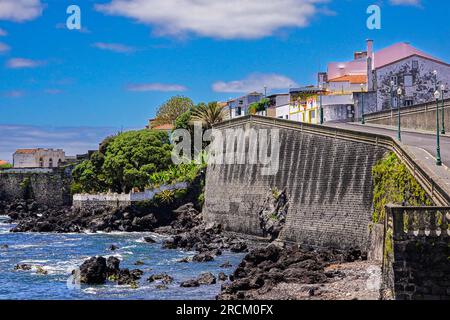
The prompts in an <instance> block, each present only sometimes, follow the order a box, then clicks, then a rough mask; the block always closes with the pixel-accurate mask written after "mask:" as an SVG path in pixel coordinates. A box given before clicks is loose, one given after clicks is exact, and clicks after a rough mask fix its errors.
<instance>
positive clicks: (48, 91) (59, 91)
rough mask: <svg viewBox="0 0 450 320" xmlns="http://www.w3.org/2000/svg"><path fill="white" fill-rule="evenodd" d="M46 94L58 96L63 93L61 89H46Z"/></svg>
mask: <svg viewBox="0 0 450 320" xmlns="http://www.w3.org/2000/svg"><path fill="white" fill-rule="evenodd" d="M44 92H45V93H47V94H50V95H57V94H60V93H63V91H62V90H61V89H45V90H44Z"/></svg>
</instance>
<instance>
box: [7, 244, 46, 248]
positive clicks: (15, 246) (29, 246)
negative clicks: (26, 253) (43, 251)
mask: <svg viewBox="0 0 450 320" xmlns="http://www.w3.org/2000/svg"><path fill="white" fill-rule="evenodd" d="M39 246H40V245H39V244H15V245H12V246H10V247H9V248H11V249H28V248H35V247H39Z"/></svg>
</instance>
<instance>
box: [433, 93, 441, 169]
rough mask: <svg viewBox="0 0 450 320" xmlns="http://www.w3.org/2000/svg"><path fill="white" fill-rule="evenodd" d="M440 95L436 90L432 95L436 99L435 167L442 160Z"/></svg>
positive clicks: (439, 164)
mask: <svg viewBox="0 0 450 320" xmlns="http://www.w3.org/2000/svg"><path fill="white" fill-rule="evenodd" d="M440 96H441V94H440V93H439V90H436V92H435V93H434V97H435V98H436V143H437V147H436V165H438V166H442V160H441V146H440V141H439V98H440Z"/></svg>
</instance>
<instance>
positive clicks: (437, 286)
mask: <svg viewBox="0 0 450 320" xmlns="http://www.w3.org/2000/svg"><path fill="white" fill-rule="evenodd" d="M386 211H387V213H388V214H387V217H386V222H385V230H386V232H385V241H384V258H383V290H382V292H383V296H384V297H385V298H393V299H396V300H450V236H449V230H448V222H449V220H450V207H398V206H388V207H387V210H386Z"/></svg>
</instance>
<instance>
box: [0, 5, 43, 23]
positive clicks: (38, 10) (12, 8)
mask: <svg viewBox="0 0 450 320" xmlns="http://www.w3.org/2000/svg"><path fill="white" fill-rule="evenodd" d="M43 9H44V7H43V5H42V4H41V1H40V0H1V1H0V20H8V21H16V22H23V21H27V20H33V19H35V18H37V17H39V16H40V15H41V14H42V10H43Z"/></svg>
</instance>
